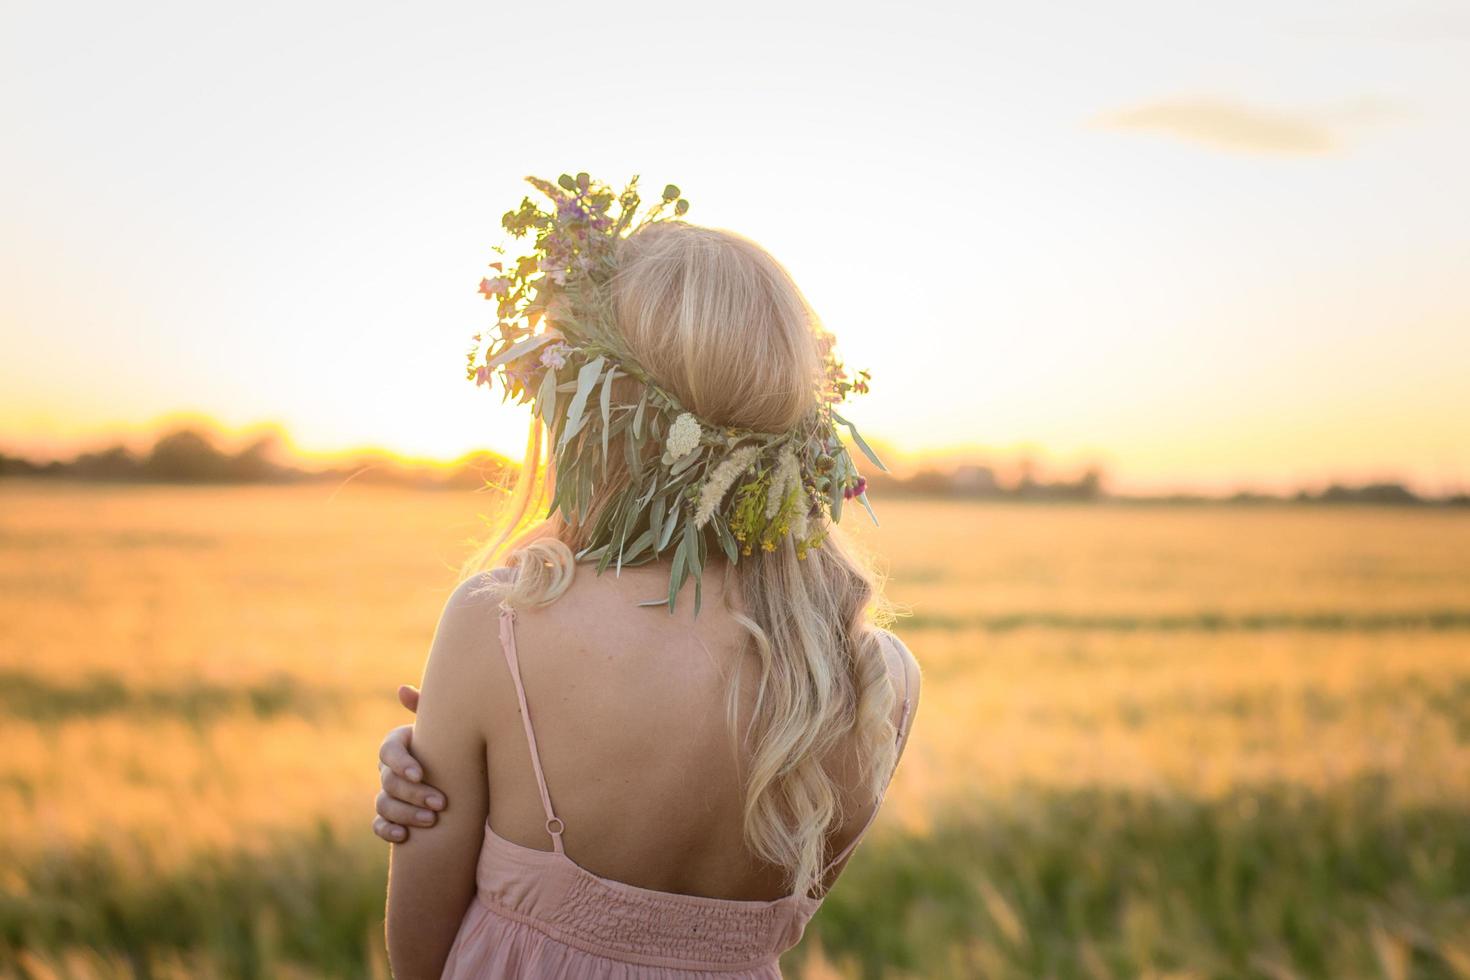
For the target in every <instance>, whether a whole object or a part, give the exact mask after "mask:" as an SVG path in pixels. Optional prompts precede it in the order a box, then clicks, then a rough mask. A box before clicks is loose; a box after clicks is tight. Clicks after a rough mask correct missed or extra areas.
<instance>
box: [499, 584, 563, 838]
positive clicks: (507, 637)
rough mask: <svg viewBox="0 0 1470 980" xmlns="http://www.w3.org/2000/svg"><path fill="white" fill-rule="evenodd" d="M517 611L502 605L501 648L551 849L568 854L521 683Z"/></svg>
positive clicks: (561, 824)
mask: <svg viewBox="0 0 1470 980" xmlns="http://www.w3.org/2000/svg"><path fill="white" fill-rule="evenodd" d="M515 619H516V613H515V609H513V608H512V607H510V606H508V605H505V604H504V603H502V604H501V606H500V649H501V651H502V652H503V653H504V654H505V662H506V665H507V666H509V667H510V679H511V680H512V681H513V682H515V686H516V700H517V701H519V702H520V705H521V724H522V725H523V726H524V727H525V729H526V743H527V744H528V745H529V746H530V747H531V768H532V769H533V770H535V772H536V786H537V788H538V789H540V790H541V808H542V809H543V810H545V811H546V832H547V833H548V834H550V835H551V846H552V847H554V848H555V849H556V853H558V854H562V853H564V852H563V850H562V844H561V835H562V833H563V832H564V831H565V830H566V829H567V828H566V824H564V823H562V820H561V818H560V817H558V816H557V815H556V812H555V811H554V810H552V809H551V794H550V793H548V792H547V790H546V773H544V772H542V771H541V753H540V751H539V750H538V749H537V748H536V730H535V729H534V728H532V727H531V709H530V708H529V707H527V706H526V687H525V685H524V684H523V683H522V682H521V661H520V658H519V657H518V656H516V631H515Z"/></svg>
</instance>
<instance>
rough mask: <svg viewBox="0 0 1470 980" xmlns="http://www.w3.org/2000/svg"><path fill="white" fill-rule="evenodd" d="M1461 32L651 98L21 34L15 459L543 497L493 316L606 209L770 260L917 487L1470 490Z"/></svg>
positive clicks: (7, 385) (387, 52)
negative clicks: (507, 474)
mask: <svg viewBox="0 0 1470 980" xmlns="http://www.w3.org/2000/svg"><path fill="white" fill-rule="evenodd" d="M1459 9H1460V8H1457V7H1453V6H1442V7H1436V6H1434V5H1411V6H1404V5H1400V4H1388V3H1377V4H1374V3H1369V4H1357V5H1352V6H1351V7H1341V6H1333V5H1323V4H1306V3H1286V4H1281V3H1272V4H1265V3H1248V4H1245V5H1244V6H1242V5H1239V4H1237V5H1231V6H1229V7H1228V8H1224V7H1222V8H1219V9H1205V8H1201V7H1199V6H1198V5H1177V4H1163V3H1138V2H1135V3H1129V4H1124V5H1122V6H1117V5H1109V6H1107V7H1106V8H1104V7H1099V6H1097V5H1088V4H1080V3H1079V4H1068V5H1062V6H1061V7H1058V6H1056V5H1044V6H1030V7H1028V6H1026V5H1005V6H997V5H971V6H968V7H965V8H963V9H962V8H959V7H953V8H951V7H950V6H948V5H946V6H935V7H933V8H932V9H928V10H926V9H924V8H923V7H922V6H908V7H904V8H902V9H895V10H887V11H882V12H880V11H877V10H874V11H872V12H865V11H866V8H851V9H849V10H847V11H846V12H845V13H844V14H843V16H842V17H840V18H831V17H828V16H826V15H825V14H823V13H822V12H821V11H820V10H819V8H817V7H811V8H809V9H807V8H799V7H797V8H793V7H791V6H790V5H781V6H776V5H763V4H757V5H755V6H754V7H751V6H749V5H747V6H745V7H742V8H741V9H740V10H739V11H738V12H736V11H731V12H728V13H714V12H703V11H697V10H691V9H690V8H688V7H687V6H683V5H681V6H678V7H674V6H670V7H668V8H667V10H664V11H662V12H660V11H655V10H651V9H644V10H642V11H641V12H640V17H639V18H638V20H637V24H636V25H630V26H629V27H628V28H626V30H627V33H628V36H629V37H630V38H631V37H634V36H636V37H637V38H639V40H637V41H636V42H630V47H629V51H630V54H629V56H628V57H627V59H626V60H625V61H624V62H623V63H622V64H620V65H618V66H616V67H615V68H609V67H608V66H606V65H605V64H604V63H603V61H602V60H601V59H598V60H593V59H580V58H577V57H575V56H574V55H575V48H576V43H577V42H575V41H574V40H571V38H573V37H575V33H576V32H575V31H573V30H572V26H573V25H571V24H570V23H568V24H565V25H562V27H558V25H557V23H556V22H551V21H546V20H542V19H538V18H539V17H544V16H546V15H545V14H538V13H536V12H535V10H536V8H524V9H522V10H514V9H510V8H504V7H502V6H495V7H487V6H485V5H464V6H462V7H460V8H459V9H457V10H456V11H454V12H452V14H449V13H445V12H444V10H443V9H442V8H441V9H440V10H439V12H438V13H437V14H436V16H435V17H434V18H432V19H431V18H429V17H428V16H427V15H425V16H423V17H422V18H420V16H419V15H418V14H416V13H414V14H411V13H410V12H409V11H408V10H407V8H401V7H390V6H381V7H372V6H369V7H368V8H367V9H364V8H362V7H359V6H346V5H344V6H341V7H339V8H338V9H336V10H331V9H328V8H327V7H325V6H316V5H313V6H311V7H309V8H291V9H290V10H289V12H288V10H287V8H279V9H277V8H260V9H256V8H251V9H250V10H248V11H246V10H244V9H242V10H241V11H240V12H239V13H238V14H237V15H236V16H232V17H230V18H225V17H220V16H218V15H217V13H216V12H213V11H206V10H205V9H204V8H200V7H197V6H195V5H187V4H177V5H149V6H148V8H147V9H145V10H138V9H134V8H130V7H99V8H98V9H96V10H93V11H91V12H90V13H88V14H87V15H86V16H85V17H78V16H77V14H76V12H75V11H71V10H68V9H67V8H66V7H65V6H57V5H44V6H43V5H30V6H28V7H26V8H25V9H12V10H10V11H8V12H7V13H6V15H5V16H4V29H3V30H0V35H3V38H4V39H3V40H0V47H3V52H4V58H3V60H0V78H3V88H0V120H3V122H4V124H5V127H6V130H7V132H9V133H11V134H12V138H11V139H10V140H8V141H7V152H6V154H5V156H6V159H5V161H4V163H3V164H0V166H3V167H4V171H5V177H6V179H5V180H4V181H3V183H0V214H3V216H4V228H5V231H4V237H3V240H0V264H3V268H4V269H5V270H6V273H7V278H6V281H5V283H4V289H3V290H0V338H3V339H0V343H3V353H4V357H3V358H0V452H6V453H12V454H28V455H33V456H38V457H44V456H48V455H55V454H59V453H66V452H71V451H74V450H76V449H78V448H90V447H92V446H95V445H97V444H99V443H102V442H106V441H109V440H111V439H114V438H124V439H130V440H137V439H139V438H141V437H142V436H143V434H145V433H148V432H151V431H152V430H153V429H154V428H156V427H158V426H159V425H161V424H167V423H168V421H169V420H170V419H171V418H173V417H174V416H175V413H179V412H191V413H199V414H202V415H203V416H206V417H208V418H209V419H211V420H214V421H215V422H217V424H218V425H220V426H222V427H223V428H224V429H225V430H226V431H227V432H232V431H247V430H251V429H252V427H255V426H259V425H261V424H267V423H269V424H275V425H279V426H280V427H282V428H283V429H284V430H285V431H286V432H288V433H289V436H290V439H291V441H292V445H293V446H294V447H296V448H297V449H299V450H300V451H302V452H303V453H306V454H309V455H310V454H316V455H318V456H323V455H333V454H338V453H341V452H343V451H346V450H351V449H354V448H355V447H362V446H378V447H383V448H385V449H388V450H391V451H393V452H395V453H398V454H402V455H406V456H411V457H416V458H425V457H430V458H436V459H449V458H452V457H455V456H458V455H460V454H462V453H465V452H468V451H471V450H475V449H482V448H489V449H493V450H496V451H499V452H503V453H506V454H508V455H512V456H518V455H519V453H520V450H521V447H522V445H523V434H524V426H525V423H526V415H525V413H524V410H514V411H512V410H509V409H505V408H503V407H501V406H500V403H499V397H498V394H497V395H487V394H486V393H485V391H484V390H483V389H478V390H477V389H476V388H475V387H474V386H473V385H471V384H469V383H468V382H466V381H465V380H464V377H463V356H462V355H463V352H464V351H465V349H466V348H467V347H468V344H469V337H470V335H471V334H472V333H474V332H475V331H476V330H478V329H480V328H481V327H482V326H483V325H485V323H486V322H487V321H488V320H489V318H490V315H491V313H490V309H489V307H488V306H487V305H486V304H485V303H484V301H483V300H482V299H481V298H480V297H479V296H478V295H477V294H476V292H475V285H476V283H477V282H478V281H479V278H480V275H481V273H482V271H483V269H484V266H485V263H487V262H488V261H490V259H491V258H492V256H491V253H490V246H491V245H492V244H495V243H497V242H499V241H500V240H501V236H500V232H499V218H500V215H501V213H502V212H504V211H505V210H507V209H508V208H510V207H513V206H514V205H515V204H516V203H517V202H518V201H519V200H520V198H521V196H522V194H523V193H524V191H523V188H522V185H521V184H520V182H519V181H520V178H521V177H522V176H524V175H525V174H527V173H549V174H553V175H554V174H557V173H560V172H562V171H564V170H569V169H572V170H575V169H587V170H590V171H592V172H594V173H596V174H599V175H602V176H604V177H606V178H608V179H611V180H620V179H622V178H624V177H626V176H630V175H632V174H634V173H641V174H643V175H644V179H645V181H647V182H648V183H649V184H651V185H656V186H662V185H663V183H664V182H666V181H675V182H677V183H678V184H679V185H680V186H681V187H682V188H683V189H684V191H685V193H686V194H687V196H688V197H689V199H690V200H691V201H692V203H693V209H692V211H691V212H690V215H689V217H690V219H691V220H694V221H696V222H699V223H705V224H712V225H717V226H723V227H729V228H733V229H735V230H738V231H740V232H742V233H744V234H747V235H750V236H751V237H753V238H754V239H756V240H757V241H759V242H761V243H762V244H764V245H766V246H767V247H768V248H769V249H770V250H771V251H772V252H773V253H774V254H775V255H776V256H777V257H778V258H779V259H781V260H782V261H783V262H784V263H785V264H786V265H787V266H788V267H789V268H790V269H791V271H792V272H793V274H794V275H795V277H796V279H797V281H798V282H799V283H800V284H801V285H802V287H803V288H804V289H805V291H806V292H807V294H808V295H809V297H810V298H811V300H812V301H813V303H814V305H815V306H816V308H817V310H818V311H819V312H820V313H821V315H822V316H823V318H824V320H825V321H826V323H827V325H828V326H829V327H830V328H831V329H833V330H834V331H835V332H836V334H837V335H838V337H839V339H840V342H841V345H842V348H843V350H844V354H845V358H846V360H847V361H848V363H849V364H851V365H853V366H854V367H868V368H870V369H872V371H873V374H874V384H873V394H872V395H871V396H869V397H867V398H865V399H863V402H862V404H861V406H860V407H859V408H855V412H856V413H857V414H856V416H855V419H854V420H855V421H858V422H860V423H861V424H862V425H863V429H864V431H865V432H868V433H871V434H872V435H873V437H874V439H875V441H876V442H881V443H883V444H886V445H887V446H889V447H892V449H893V451H894V453H895V454H896V457H897V458H898V459H899V460H900V461H904V460H907V461H910V462H913V461H918V460H921V459H922V458H924V457H926V456H960V457H966V458H969V457H985V458H994V459H996V460H1011V459H1014V458H1017V457H1019V456H1021V455H1031V456H1034V457H1036V458H1038V459H1040V460H1042V461H1044V462H1046V463H1048V464H1049V465H1053V466H1055V467H1058V468H1062V469H1065V468H1072V467H1080V466H1082V465H1087V464H1091V463H1097V464H1101V465H1102V466H1104V467H1105V468H1106V469H1107V470H1108V472H1109V473H1110V474H1111V476H1112V485H1113V486H1115V487H1117V488H1119V489H1125V490H1162V489H1176V488H1194V489H1207V490H1214V489H1233V488H1236V487H1256V488H1261V489H1279V488H1284V487H1288V486H1294V485H1298V484H1307V485H1314V484H1320V483H1323V482H1326V481H1328V480H1332V479H1340V480H1371V479H1403V480H1406V481H1408V482H1410V483H1412V484H1414V485H1415V486H1417V487H1420V488H1421V489H1424V490H1427V491H1429V492H1435V493H1438V492H1445V491H1449V490H1453V489H1457V488H1461V489H1462V488H1465V487H1467V486H1470V411H1466V409H1465V404H1464V393H1465V391H1466V390H1467V388H1470V277H1467V276H1466V275H1465V270H1466V269H1467V268H1470V223H1467V221H1466V220H1465V219H1466V215H1467V213H1470V207H1467V206H1470V190H1467V187H1466V183H1465V181H1464V179H1463V175H1464V174H1465V173H1467V172H1470V130H1467V128H1466V127H1465V125H1464V120H1465V119H1466V118H1470V67H1467V66H1470V20H1467V19H1466V18H1465V17H1464V16H1463V14H1460V13H1456V11H1457V10H1459ZM558 16H559V17H564V18H565V17H569V16H570V15H569V14H567V13H566V12H563V14H560V15H558ZM894 18H897V19H896V20H895V19H894ZM576 19H577V20H579V21H585V23H586V24H587V25H588V26H587V29H589V30H590V29H593V28H594V26H595V29H597V30H606V31H613V30H614V25H613V24H612V23H611V22H607V23H603V22H602V21H603V17H602V16H599V18H598V20H597V21H596V22H594V21H593V20H590V19H587V18H576ZM563 27H564V28H565V30H563ZM617 30H619V31H621V30H623V28H622V27H621V26H619V27H617ZM532 52H537V53H538V54H537V58H538V59H544V61H545V65H546V66H545V67H544V68H540V69H538V70H537V71H534V72H528V71H527V70H525V68H524V67H521V66H522V65H524V63H525V59H526V57H527V56H529V55H530V54H531V53H532ZM537 63H538V64H540V63H541V62H540V61H538V62H537Z"/></svg>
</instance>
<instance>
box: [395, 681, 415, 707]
mask: <svg viewBox="0 0 1470 980" xmlns="http://www.w3.org/2000/svg"><path fill="white" fill-rule="evenodd" d="M398 703H399V704H401V705H403V706H404V707H405V708H407V709H408V710H409V711H412V712H413V713H414V714H418V711H419V689H418V688H416V687H414V686H413V685H411V684H401V685H399V687H398Z"/></svg>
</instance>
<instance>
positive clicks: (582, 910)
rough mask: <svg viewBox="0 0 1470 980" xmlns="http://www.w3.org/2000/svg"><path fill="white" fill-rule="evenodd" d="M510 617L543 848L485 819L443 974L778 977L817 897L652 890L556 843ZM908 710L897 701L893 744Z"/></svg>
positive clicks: (504, 642) (506, 637) (558, 837)
mask: <svg viewBox="0 0 1470 980" xmlns="http://www.w3.org/2000/svg"><path fill="white" fill-rule="evenodd" d="M514 624H515V612H514V610H513V609H511V608H510V607H509V606H503V607H502V609H501V614H500V645H501V649H502V650H503V651H504V654H505V659H506V663H507V665H508V666H509V667H510V675H511V679H512V681H513V682H514V684H515V689H516V697H517V699H518V701H519V703H520V711H521V719H522V723H523V725H524V727H525V730H526V740H527V742H528V743H529V745H530V749H531V765H532V768H533V769H534V771H535V775H536V785H537V788H538V789H539V791H540V794H541V803H542V807H543V809H544V810H545V812H546V831H547V834H548V836H549V837H550V838H551V844H552V849H551V850H549V851H542V850H537V849H535V848H530V847H524V846H522V845H520V844H516V843H513V842H511V841H508V840H506V839H505V838H503V837H501V836H499V835H498V834H496V833H495V832H494V831H493V830H492V829H490V826H489V823H488V821H487V823H486V826H485V840H484V844H483V846H482V847H481V850H480V858H479V864H478V867H477V870H476V875H475V879H476V885H477V893H476V897H475V901H474V903H473V904H472V905H471V906H470V908H469V910H468V911H467V912H466V913H465V917H464V920H463V921H462V922H461V924H460V929H459V933H458V935H457V936H456V937H455V941H454V946H453V948H452V949H451V950H450V953H449V958H448V960H447V961H446V963H445V966H444V974H443V976H444V977H445V978H449V980H470V978H502V977H507V978H508V977H536V978H542V977H546V978H558V980H584V978H593V977H598V978H601V977H607V978H612V980H675V978H678V980H689V978H697V977H702V976H710V977H721V978H725V980H729V978H732V977H749V978H774V977H780V976H781V970H780V966H779V964H778V960H779V959H780V956H781V954H782V953H784V952H786V950H788V949H790V948H791V947H793V946H795V945H796V944H797V942H799V941H800V939H801V937H802V933H803V932H804V931H805V929H806V925H807V923H808V922H809V921H811V918H812V916H813V915H815V914H816V912H817V909H818V908H820V907H821V904H822V900H821V898H818V897H814V896H809V895H799V894H797V895H788V896H786V897H784V898H779V899H774V900H772V901H738V900H733V899H722V898H704V897H700V896H696V895H682V894H677V893H674V892H663V891H655V890H652V889H648V888H639V887H637V886H634V885H629V884H625V883H623V882H620V881H612V880H610V879H607V878H603V877H600V876H598V875H595V874H593V873H592V872H590V871H588V870H587V869H586V868H583V867H582V866H581V865H579V864H577V863H576V862H575V861H573V860H572V859H571V858H570V857H568V856H567V854H566V851H565V849H564V848H563V846H562V833H563V831H564V830H565V829H566V827H565V824H563V822H562V820H561V818H559V817H558V816H557V815H556V813H555V811H554V810H553V809H552V805H551V795H550V792H549V791H548V789H547V786H546V776H545V774H544V773H543V771H542V768H541V758H540V752H539V751H538V749H537V748H536V734H535V730H534V729H533V728H532V726H531V714H530V709H529V706H528V705H527V704H526V691H525V687H524V685H523V684H522V681H521V671H520V662H519V659H518V656H517V652H516V645H515V626H514ZM908 715H909V702H908V698H907V697H905V698H904V705H903V714H902V717H901V721H900V723H899V738H900V739H902V738H903V733H904V729H905V728H906V726H907V722H908ZM876 815H877V809H876V808H875V809H874V811H873V816H876ZM873 816H870V817H869V819H868V824H867V825H865V826H864V827H863V831H862V832H860V833H859V834H858V835H857V836H856V837H855V838H854V839H853V840H852V842H851V843H849V844H848V845H847V847H845V848H843V850H842V851H841V852H840V853H839V854H838V855H837V856H836V857H834V858H833V859H832V861H831V863H830V864H829V866H828V870H830V868H831V867H833V866H835V865H836V864H837V863H839V862H841V861H842V860H843V859H844V858H845V857H847V855H848V854H849V853H851V851H852V849H853V848H854V847H856V846H857V843H858V841H859V840H861V839H862V837H863V834H864V833H865V832H866V831H867V827H868V826H871V824H872V820H873Z"/></svg>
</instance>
